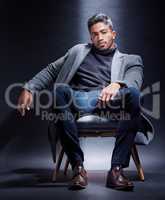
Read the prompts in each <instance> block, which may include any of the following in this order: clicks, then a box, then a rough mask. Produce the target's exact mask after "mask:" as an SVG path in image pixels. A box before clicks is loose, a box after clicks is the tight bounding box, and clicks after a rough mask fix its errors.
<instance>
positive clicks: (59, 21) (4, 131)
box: [0, 0, 165, 173]
mask: <svg viewBox="0 0 165 200" xmlns="http://www.w3.org/2000/svg"><path fill="white" fill-rule="evenodd" d="M0 3H1V6H0V24H1V26H0V81H1V84H0V97H1V98H0V171H1V172H2V173H4V172H6V171H10V170H13V169H18V168H35V167H36V168H38V167H39V168H47V169H51V168H52V166H53V163H52V158H51V152H50V147H49V143H48V139H47V121H43V120H41V117H40V116H35V115H34V113H33V112H30V113H29V114H28V115H27V116H25V117H24V118H21V117H20V115H19V114H18V113H17V112H16V111H15V110H14V109H12V108H10V107H9V106H8V105H7V104H6V102H5V98H4V95H5V91H6V89H7V87H8V86H9V85H10V84H13V83H23V82H25V81H27V80H29V79H30V78H32V77H33V76H34V75H35V74H36V73H37V72H39V71H40V70H41V69H42V68H43V67H45V66H46V65H47V64H48V63H50V62H52V61H54V60H56V59H57V58H58V57H60V56H62V55H64V53H65V52H66V51H67V49H68V48H70V47H72V46H73V45H75V44H77V43H84V42H89V41H90V38H89V35H88V31H87V26H86V22H87V20H88V18H89V17H90V16H91V15H93V14H95V13H96V12H105V13H106V14H108V15H110V16H111V17H112V21H113V23H114V27H115V30H116V31H117V34H118V36H117V44H118V48H119V50H120V51H121V52H126V53H133V54H139V55H141V56H142V58H143V62H144V66H145V70H144V73H145V87H147V86H149V87H150V86H151V85H152V84H153V83H155V82H159V81H160V74H161V73H160V72H161V68H163V64H164V62H163V54H164V51H163V50H164V46H163V41H162V39H163V37H164V36H163V33H162V29H163V26H164V23H163V16H164V11H163V9H162V5H161V2H159V1H147V0H145V1H144V0H143V1H142V0H134V1H132V0H125V1H123V0H114V1H112V0H70V1H64V0H47V1H34V0H33V1H31V0H29V1H21V0H12V1H9V0H5V1H4V0H1V1H0ZM162 72H163V70H162ZM162 88H163V87H161V92H160V96H161V98H162V100H163V99H164V98H163V97H164V94H163V89H162ZM18 93H19V88H17V89H16V90H14V91H13V92H12V94H11V97H12V99H13V101H16V99H17V97H18ZM145 107H146V108H148V109H150V110H152V95H150V98H149V99H147V101H146V103H145ZM160 110H161V118H159V119H154V118H151V117H150V116H149V118H150V119H151V120H152V123H153V125H154V127H155V138H154V140H153V141H152V143H151V144H150V145H149V146H147V147H140V148H139V150H140V153H141V154H142V155H141V159H142V162H143V166H144V168H145V169H146V170H148V171H150V170H151V169H152V170H155V171H159V170H162V169H164V167H165V161H164V159H163V155H164V153H165V150H164V145H165V135H164V131H163V130H164V118H163V114H162V113H163V111H164V108H163V107H162V108H161V109H160ZM160 119H161V122H160ZM98 145H99V149H98ZM112 145H113V142H112V139H110V140H108V142H107V140H106V141H105V140H104V139H102V142H100V141H99V142H98V139H97V140H95V139H92V140H90V139H89V140H86V141H85V142H82V146H83V148H84V152H85V155H86V157H85V158H86V160H87V161H86V166H87V168H88V169H108V168H109V167H110V164H109V163H110V154H111V150H112V148H110V147H111V146H112ZM90 152H92V153H90ZM102 153H106V154H107V155H106V156H105V158H104V156H101V154H102ZM98 154H99V155H100V156H98ZM91 158H95V161H93V160H91ZM107 159H109V161H108V162H107Z"/></svg>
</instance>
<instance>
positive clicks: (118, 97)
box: [18, 13, 143, 190]
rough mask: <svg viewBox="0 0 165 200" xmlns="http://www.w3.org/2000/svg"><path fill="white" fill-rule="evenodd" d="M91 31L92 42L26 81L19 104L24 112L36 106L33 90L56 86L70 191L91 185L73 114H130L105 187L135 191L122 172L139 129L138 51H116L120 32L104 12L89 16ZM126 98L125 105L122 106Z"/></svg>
mask: <svg viewBox="0 0 165 200" xmlns="http://www.w3.org/2000/svg"><path fill="white" fill-rule="evenodd" d="M88 29H89V33H90V36H91V41H92V43H91V44H78V45H76V46H74V47H72V48H71V49H69V50H68V52H67V53H66V54H65V55H64V56H63V57H61V58H60V59H58V60H56V61H55V62H54V63H51V64H49V65H48V66H47V67H46V68H45V69H43V70H42V71H41V72H39V73H38V74H37V75H36V76H35V77H34V78H33V79H32V80H30V81H29V82H28V83H26V84H25V86H24V90H23V91H22V92H21V94H20V96H19V100H18V108H19V111H20V112H21V114H22V115H25V111H26V110H29V109H30V105H31V104H32V100H33V93H35V91H41V90H43V89H45V88H46V87H49V86H50V85H52V84H54V86H55V88H54V94H55V103H56V108H57V112H58V113H59V114H62V115H63V116H64V119H60V120H59V123H60V125H61V126H62V129H61V132H60V140H61V144H62V146H63V148H64V150H65V153H66V154H67V156H68V158H69V161H70V163H71V165H72V169H73V178H72V181H71V184H70V185H69V188H71V189H79V188H80V189H81V188H85V187H86V186H87V184H88V179H87V172H86V170H85V169H84V166H83V161H84V155H83V151H82V149H81V147H80V144H79V138H78V132H77V127H76V123H75V120H74V116H73V113H74V112H77V111H81V112H82V113H92V112H95V111H98V113H99V111H101V110H104V111H105V110H106V111H110V112H116V111H117V112H119V111H120V110H122V109H123V110H124V111H126V112H128V113H129V115H130V119H129V120H120V121H119V126H118V130H117V136H116V143H115V147H114V150H113V155H112V161H111V169H110V170H109V172H108V176H107V182H106V186H107V187H111V188H115V189H122V190H125V189H126V190H127V189H132V188H133V183H132V182H131V181H130V180H129V179H128V178H127V177H125V176H124V174H123V168H125V167H128V165H129V159H130V154H131V148H132V145H133V143H134V138H135V136H136V132H137V130H138V120H139V114H140V109H139V93H140V88H141V85H142V82H143V64H142V60H141V58H140V57H139V56H137V55H128V54H122V53H120V52H119V51H118V48H117V46H116V44H115V42H114V41H115V38H116V32H115V31H114V30H113V24H112V21H111V19H110V17H109V16H107V15H105V14H102V13H99V14H96V15H94V16H92V17H91V18H90V19H89V20H88ZM59 83H61V85H60V86H59V87H56V85H59ZM64 84H65V85H64ZM84 96H86V97H87V98H83V97H84ZM91 98H92V101H91V102H90V103H89V101H90V99H91ZM71 99H72V100H73V101H72V103H70V100H71ZM123 99H124V101H123ZM123 102H124V107H123V106H121V105H123ZM66 105H67V106H66ZM67 116H71V118H68V117H67Z"/></svg>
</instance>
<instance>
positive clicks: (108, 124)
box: [77, 114, 118, 133]
mask: <svg viewBox="0 0 165 200" xmlns="http://www.w3.org/2000/svg"><path fill="white" fill-rule="evenodd" d="M117 126H118V121H115V120H110V119H108V118H106V117H100V116H98V115H94V114H88V115H85V116H82V117H80V118H79V119H78V120H77V127H78V130H79V131H80V132H85V131H88V132H97V133H98V132H111V131H113V130H116V128H117Z"/></svg>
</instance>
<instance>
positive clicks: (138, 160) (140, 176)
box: [131, 144, 144, 181]
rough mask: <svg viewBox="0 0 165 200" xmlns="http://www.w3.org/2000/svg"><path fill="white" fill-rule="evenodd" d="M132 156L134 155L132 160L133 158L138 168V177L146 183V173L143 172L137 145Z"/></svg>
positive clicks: (134, 146) (133, 148)
mask: <svg viewBox="0 0 165 200" xmlns="http://www.w3.org/2000/svg"><path fill="white" fill-rule="evenodd" d="M131 154H132V158H133V160H134V162H135V165H136V168H137V172H138V176H139V178H140V180H141V181H144V171H143V168H142V165H141V162H140V159H139V155H138V150H137V147H136V144H134V145H133V147H132V151H131Z"/></svg>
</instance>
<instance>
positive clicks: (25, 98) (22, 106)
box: [18, 89, 33, 116]
mask: <svg viewBox="0 0 165 200" xmlns="http://www.w3.org/2000/svg"><path fill="white" fill-rule="evenodd" d="M32 102H33V95H32V93H31V92H29V91H28V90H26V89H24V90H23V91H22V92H21V94H20V96H19V98H18V111H19V112H20V113H21V115H22V116H24V115H25V111H26V110H30V106H31V104H32Z"/></svg>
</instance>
